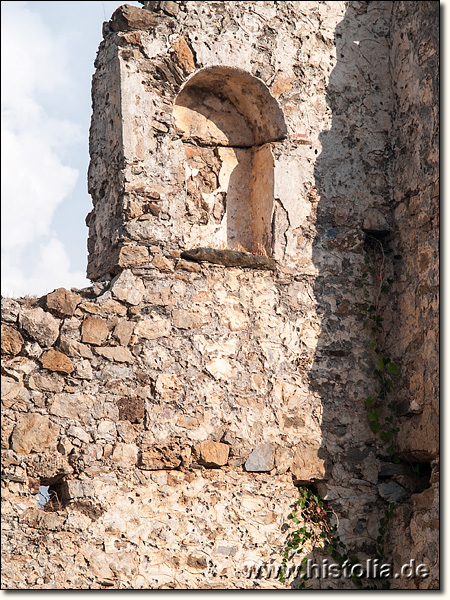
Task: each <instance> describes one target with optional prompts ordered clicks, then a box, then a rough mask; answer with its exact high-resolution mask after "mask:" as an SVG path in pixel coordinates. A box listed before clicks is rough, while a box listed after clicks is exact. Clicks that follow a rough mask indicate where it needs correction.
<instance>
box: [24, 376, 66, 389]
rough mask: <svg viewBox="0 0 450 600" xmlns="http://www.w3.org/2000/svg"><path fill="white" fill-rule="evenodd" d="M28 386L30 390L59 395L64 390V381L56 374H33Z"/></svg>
mask: <svg viewBox="0 0 450 600" xmlns="http://www.w3.org/2000/svg"><path fill="white" fill-rule="evenodd" d="M29 386H30V388H31V389H32V390H41V391H43V392H56V393H59V392H62V391H63V389H64V379H63V378H62V377H61V376H59V375H56V374H51V375H50V374H47V373H35V374H34V375H32V376H31V377H30V381H29Z"/></svg>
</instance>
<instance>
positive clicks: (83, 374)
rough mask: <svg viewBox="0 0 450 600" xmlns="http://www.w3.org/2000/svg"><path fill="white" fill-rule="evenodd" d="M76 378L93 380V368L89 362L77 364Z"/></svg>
mask: <svg viewBox="0 0 450 600" xmlns="http://www.w3.org/2000/svg"><path fill="white" fill-rule="evenodd" d="M75 377H78V379H87V380H89V379H92V367H91V363H90V362H89V361H88V360H82V361H81V362H79V363H78V364H77V366H76V368H75Z"/></svg>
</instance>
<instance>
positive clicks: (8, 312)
mask: <svg viewBox="0 0 450 600" xmlns="http://www.w3.org/2000/svg"><path fill="white" fill-rule="evenodd" d="M1 304H2V321H6V322H8V323H17V317H18V316H19V312H20V304H19V303H18V302H16V301H15V300H13V299H12V298H2V300H1Z"/></svg>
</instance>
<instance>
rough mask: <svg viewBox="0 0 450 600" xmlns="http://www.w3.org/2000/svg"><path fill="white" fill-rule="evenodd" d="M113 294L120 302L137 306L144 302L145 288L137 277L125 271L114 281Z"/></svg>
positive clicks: (112, 284)
mask: <svg viewBox="0 0 450 600" xmlns="http://www.w3.org/2000/svg"><path fill="white" fill-rule="evenodd" d="M111 292H112V293H113V295H114V296H115V297H116V298H118V299H119V300H122V301H123V302H127V303H128V304H131V305H132V306H137V305H138V304H140V303H141V302H142V298H143V297H144V293H145V287H144V284H143V283H142V281H141V280H140V279H139V278H138V277H135V276H134V275H133V273H132V272H131V271H129V270H125V271H122V273H120V275H117V277H115V278H114V279H113V281H112V283H111Z"/></svg>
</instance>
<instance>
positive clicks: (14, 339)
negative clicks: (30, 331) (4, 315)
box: [2, 325, 23, 356]
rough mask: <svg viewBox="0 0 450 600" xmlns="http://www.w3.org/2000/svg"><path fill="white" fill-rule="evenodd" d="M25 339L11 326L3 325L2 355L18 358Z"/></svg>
mask: <svg viewBox="0 0 450 600" xmlns="http://www.w3.org/2000/svg"><path fill="white" fill-rule="evenodd" d="M22 346H23V337H22V336H21V335H20V333H19V332H18V331H17V330H16V329H14V327H10V326H9V325H2V354H10V355H12V356H16V355H17V354H19V352H20V351H21V350H22Z"/></svg>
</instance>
